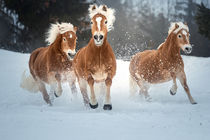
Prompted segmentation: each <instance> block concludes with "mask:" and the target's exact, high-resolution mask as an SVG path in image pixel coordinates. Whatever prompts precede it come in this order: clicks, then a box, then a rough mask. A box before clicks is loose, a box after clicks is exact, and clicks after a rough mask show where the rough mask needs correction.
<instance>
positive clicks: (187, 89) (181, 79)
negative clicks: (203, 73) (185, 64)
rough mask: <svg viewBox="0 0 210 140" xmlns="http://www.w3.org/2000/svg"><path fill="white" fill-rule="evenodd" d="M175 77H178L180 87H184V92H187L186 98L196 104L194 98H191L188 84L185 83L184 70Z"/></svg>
mask: <svg viewBox="0 0 210 140" xmlns="http://www.w3.org/2000/svg"><path fill="white" fill-rule="evenodd" d="M177 78H178V79H179V81H180V83H181V85H182V87H183V88H184V90H185V92H186V93H187V96H188V98H189V100H190V103H191V104H197V103H196V102H195V101H194V99H193V97H192V96H191V94H190V89H189V87H188V85H187V79H186V75H185V72H184V71H183V72H181V74H180V75H179V76H178V77H177Z"/></svg>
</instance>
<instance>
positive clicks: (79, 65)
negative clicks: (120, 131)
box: [73, 5, 116, 110]
mask: <svg viewBox="0 0 210 140" xmlns="http://www.w3.org/2000/svg"><path fill="white" fill-rule="evenodd" d="M89 16H90V18H91V31H92V38H91V39H90V41H89V43H88V45H87V46H85V47H83V48H82V49H80V50H79V51H78V53H77V54H76V56H75V57H74V60H73V65H74V71H75V74H76V76H77V79H78V82H79V87H80V90H81V93H82V95H83V99H84V103H85V105H87V104H88V103H89V105H90V107H91V108H92V109H95V108H97V107H98V102H97V100H96V96H95V91H94V83H95V82H105V84H106V98H105V103H104V107H103V108H104V110H111V109H112V104H111V99H110V87H111V85H112V78H113V77H114V75H115V73H116V59H115V55H114V53H113V50H112V48H111V46H110V44H109V43H108V41H107V32H108V31H109V30H110V29H111V28H112V25H113V23H114V21H115V17H114V10H113V9H111V8H107V6H105V5H100V6H99V7H98V6H97V5H91V6H90V7H89ZM87 83H88V85H89V87H90V91H91V96H90V102H89V97H88V95H87Z"/></svg>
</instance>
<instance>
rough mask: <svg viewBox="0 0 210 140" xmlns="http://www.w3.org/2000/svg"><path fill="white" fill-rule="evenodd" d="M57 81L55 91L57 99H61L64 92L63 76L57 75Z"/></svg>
mask: <svg viewBox="0 0 210 140" xmlns="http://www.w3.org/2000/svg"><path fill="white" fill-rule="evenodd" d="M55 79H56V81H57V86H56V90H55V97H59V96H61V94H62V92H63V90H62V86H61V75H60V74H55Z"/></svg>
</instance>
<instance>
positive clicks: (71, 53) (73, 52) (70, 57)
mask: <svg viewBox="0 0 210 140" xmlns="http://www.w3.org/2000/svg"><path fill="white" fill-rule="evenodd" d="M75 55H76V52H75V50H74V51H72V50H69V51H68V57H69V59H70V60H72V59H73V58H74V56H75Z"/></svg>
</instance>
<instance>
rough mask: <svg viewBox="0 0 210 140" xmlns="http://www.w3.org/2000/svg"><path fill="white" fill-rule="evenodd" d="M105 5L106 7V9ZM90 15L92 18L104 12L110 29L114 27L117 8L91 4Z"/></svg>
mask: <svg viewBox="0 0 210 140" xmlns="http://www.w3.org/2000/svg"><path fill="white" fill-rule="evenodd" d="M104 6H105V7H106V9H104ZM88 11H89V17H90V18H91V19H92V18H93V17H94V16H95V15H97V14H102V15H104V16H105V17H106V19H107V30H108V31H110V30H112V29H113V24H114V22H115V10H114V9H112V8H108V7H107V6H106V5H100V6H97V5H90V6H89V9H88Z"/></svg>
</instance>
